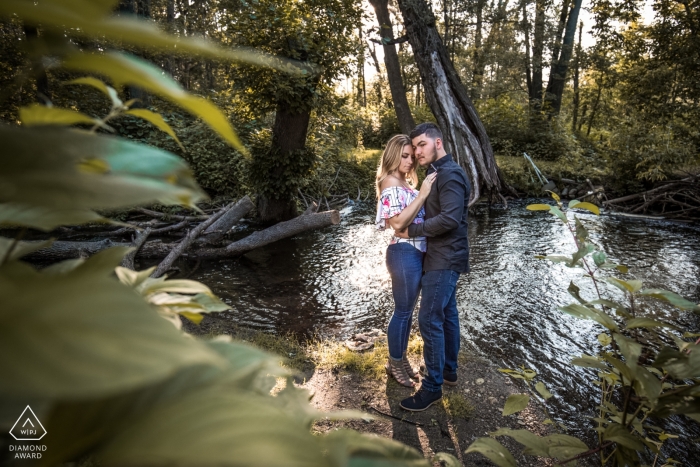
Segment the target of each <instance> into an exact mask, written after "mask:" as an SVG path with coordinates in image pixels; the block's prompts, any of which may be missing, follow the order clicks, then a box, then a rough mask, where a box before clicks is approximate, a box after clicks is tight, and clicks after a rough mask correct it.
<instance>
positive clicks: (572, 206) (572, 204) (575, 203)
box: [569, 199, 581, 209]
mask: <svg viewBox="0 0 700 467" xmlns="http://www.w3.org/2000/svg"><path fill="white" fill-rule="evenodd" d="M578 204H581V201H579V200H577V199H572V200H571V201H569V209H573V208H574V207H576V205H578Z"/></svg>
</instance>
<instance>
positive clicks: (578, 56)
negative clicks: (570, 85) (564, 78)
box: [571, 21, 583, 133]
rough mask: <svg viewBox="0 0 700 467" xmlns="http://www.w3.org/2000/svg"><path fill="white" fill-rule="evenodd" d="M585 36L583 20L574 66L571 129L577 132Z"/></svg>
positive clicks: (579, 30)
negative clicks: (580, 75) (582, 40)
mask: <svg viewBox="0 0 700 467" xmlns="http://www.w3.org/2000/svg"><path fill="white" fill-rule="evenodd" d="M582 36H583V21H581V22H580V23H579V25H578V44H577V45H576V63H575V68H574V108H573V112H572V115H573V116H572V119H571V131H572V132H573V133H576V128H577V126H576V123H577V120H578V107H579V103H580V100H581V91H579V87H578V78H579V72H580V70H581V39H582Z"/></svg>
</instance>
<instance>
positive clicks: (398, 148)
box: [377, 135, 418, 198]
mask: <svg viewBox="0 0 700 467" xmlns="http://www.w3.org/2000/svg"><path fill="white" fill-rule="evenodd" d="M406 145H408V146H410V145H411V138H409V137H408V136H406V135H395V136H392V137H391V139H390V140H389V142H388V143H386V147H385V148H384V152H383V153H382V158H381V159H380V160H379V167H377V198H378V197H379V196H380V195H381V191H382V190H381V188H380V186H381V184H382V182H383V181H384V179H385V178H386V177H388V176H389V175H391V174H393V173H394V172H396V171H397V170H398V168H399V164H400V163H401V154H402V153H403V147H404V146H406ZM416 167H418V162H416V161H415V160H414V161H413V167H411V171H410V172H408V174H406V181H407V182H408V183H409V184H410V185H411V186H416V184H417V183H418V174H416Z"/></svg>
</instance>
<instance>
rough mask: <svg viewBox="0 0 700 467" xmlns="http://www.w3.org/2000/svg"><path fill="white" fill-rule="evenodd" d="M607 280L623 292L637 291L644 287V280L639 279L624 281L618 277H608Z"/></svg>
mask: <svg viewBox="0 0 700 467" xmlns="http://www.w3.org/2000/svg"><path fill="white" fill-rule="evenodd" d="M605 282H607V283H608V284H612V285H614V286H615V287H617V288H618V289H620V290H622V291H623V292H629V293H635V292H637V291H639V290H640V289H641V288H642V282H641V281H637V280H630V281H623V280H620V279H618V278H616V277H606V278H605Z"/></svg>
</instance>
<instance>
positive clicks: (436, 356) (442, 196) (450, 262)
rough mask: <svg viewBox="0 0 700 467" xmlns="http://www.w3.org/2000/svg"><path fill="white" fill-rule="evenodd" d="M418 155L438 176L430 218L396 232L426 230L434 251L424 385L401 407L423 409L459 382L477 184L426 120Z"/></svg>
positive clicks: (422, 314)
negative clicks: (463, 279) (460, 284)
mask: <svg viewBox="0 0 700 467" xmlns="http://www.w3.org/2000/svg"><path fill="white" fill-rule="evenodd" d="M410 137H411V143H412V145H413V148H414V151H415V157H416V159H417V160H418V163H419V164H420V165H421V166H422V167H427V168H428V170H427V173H428V174H430V173H432V172H435V171H437V174H438V175H437V179H436V180H435V182H434V183H433V189H432V190H431V192H430V195H428V199H427V200H426V202H425V221H424V222H423V223H422V224H411V225H409V226H408V228H407V229H405V230H403V231H401V232H396V235H397V236H400V237H419V236H424V237H427V239H428V251H427V253H426V256H425V261H424V263H423V278H422V281H421V287H422V291H421V302H420V311H419V312H418V325H419V327H420V332H421V335H422V336H423V358H424V360H425V370H424V372H423V382H422V384H421V387H420V389H419V390H418V391H417V392H416V393H415V394H414V395H413V396H411V397H409V398H407V399H404V400H402V401H401V404H400V405H401V408H403V409H405V410H410V411H413V412H420V411H423V410H425V409H427V408H428V407H430V406H431V405H432V404H434V403H435V402H438V401H439V400H440V399H442V385H443V383H444V384H447V385H450V386H454V385H456V384H457V354H458V352H459V343H460V338H459V315H458V311H457V300H456V289H457V279H458V278H459V275H460V274H461V273H465V272H469V239H468V238H467V209H468V207H469V194H470V192H471V186H470V184H469V180H468V179H467V175H466V174H465V173H464V170H463V169H462V168H461V167H460V166H459V164H457V163H456V162H455V161H454V160H453V159H452V156H451V155H450V154H447V153H446V151H445V148H444V146H443V141H442V132H441V131H440V129H439V128H438V127H437V126H436V125H435V124H433V123H421V124H420V125H418V126H417V127H416V128H415V129H414V130H413V131H412V132H411V134H410Z"/></svg>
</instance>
